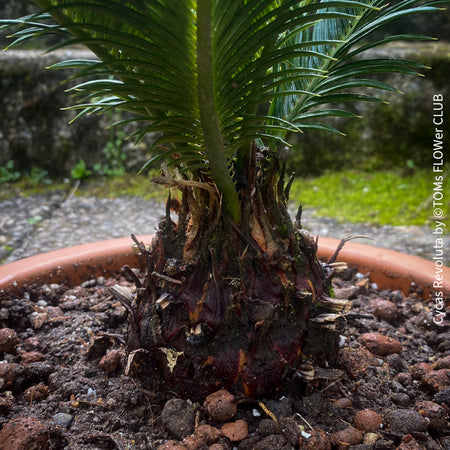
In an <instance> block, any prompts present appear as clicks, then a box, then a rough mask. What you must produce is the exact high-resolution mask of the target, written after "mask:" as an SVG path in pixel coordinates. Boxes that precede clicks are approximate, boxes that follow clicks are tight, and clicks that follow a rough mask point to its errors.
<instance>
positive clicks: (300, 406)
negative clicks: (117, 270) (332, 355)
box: [0, 270, 450, 450]
mask: <svg viewBox="0 0 450 450" xmlns="http://www.w3.org/2000/svg"><path fill="white" fill-rule="evenodd" d="M115 283H120V284H122V285H125V286H129V287H130V288H132V283H129V282H128V281H127V280H126V279H125V278H123V277H121V278H120V280H119V279H117V280H116V279H106V280H105V279H103V278H98V279H96V280H95V279H93V280H91V281H88V282H86V283H84V284H83V285H82V286H80V287H76V288H73V289H69V288H67V287H66V286H64V285H50V286H47V285H45V286H42V287H39V288H36V289H34V290H30V291H29V292H27V293H25V294H24V295H22V296H21V297H20V298H14V297H13V296H9V295H8V294H7V293H3V297H0V301H1V305H0V321H1V322H0V323H1V327H2V329H1V330H0V360H3V361H2V362H0V428H2V429H1V431H0V448H2V449H5V450H11V449H21V450H27V449H41V448H42V449H44V448H49V449H60V448H65V449H86V450H87V449H116V448H117V449H158V448H161V449H177V448H179V449H182V448H189V449H207V448H211V449H214V450H219V449H233V448H236V449H240V450H246V449H249V450H250V449H296V448H310V449H319V450H320V449H332V448H333V449H346V448H351V449H395V448H400V449H450V428H449V426H448V425H449V423H448V418H449V415H448V412H449V407H450V327H449V322H444V324H443V325H442V326H438V325H436V324H435V323H433V317H435V313H436V311H435V305H434V303H433V302H431V301H430V302H426V301H423V300H422V299H421V298H420V296H419V295H418V294H417V293H415V292H412V293H411V294H410V295H409V296H408V297H405V296H404V295H402V294H401V293H400V292H390V291H382V292H379V291H377V290H375V286H373V285H371V283H370V280H368V279H365V278H363V277H362V276H360V274H355V273H354V271H351V270H348V271H346V272H345V273H344V275H343V276H342V278H340V279H337V280H335V291H336V296H337V297H345V298H350V299H352V300H353V302H354V306H353V309H352V311H351V312H350V313H349V315H347V328H346V331H345V333H344V334H343V336H342V337H341V351H340V357H339V363H338V367H336V368H326V369H321V370H316V372H315V375H314V379H313V380H312V381H308V380H306V379H305V375H300V373H294V372H293V373H292V376H291V378H290V379H289V380H287V381H286V385H285V388H284V392H280V394H279V396H278V397H277V398H276V399H262V401H261V402H259V401H258V402H255V401H249V400H248V399H245V398H243V397H242V396H239V395H237V396H236V397H233V395H231V396H229V395H225V396H224V397H223V398H224V399H228V400H224V401H223V403H224V405H225V406H227V405H228V406H230V405H231V406H233V404H234V403H237V411H236V412H235V413H234V411H235V410H233V408H231V410H232V412H231V413H230V415H229V418H226V416H224V418H223V419H222V420H217V419H216V420H215V419H214V415H212V413H211V411H210V410H209V409H208V408H206V407H205V406H204V405H203V404H197V403H193V402H190V401H185V400H180V399H178V400H176V399H171V398H170V397H171V396H170V394H163V393H162V392H161V391H160V390H159V389H158V390H156V389H155V388H154V386H155V385H154V384H152V376H151V374H150V375H149V377H148V378H147V379H145V380H141V379H136V378H134V377H133V376H131V375H130V374H128V375H126V366H127V354H126V351H125V347H124V339H123V336H125V335H126V329H127V313H126V310H125V309H124V308H123V307H122V306H121V305H120V304H118V303H117V302H116V301H115V300H114V298H113V297H112V296H111V295H110V293H109V292H108V290H107V289H105V288H106V287H108V286H111V285H113V284H115ZM303 373H304V372H303ZM155 378H156V374H155ZM232 394H236V393H232ZM230 398H231V400H229V399H230ZM169 400H170V401H169ZM168 401H169V402H168ZM167 402H168V403H167ZM227 402H228V404H227ZM222 406H223V405H222ZM211 416H212V417H211ZM201 425H210V426H212V427H214V428H211V427H201ZM233 433H234V434H233ZM227 436H228V437H227ZM231 439H235V440H234V441H232V440H231Z"/></svg>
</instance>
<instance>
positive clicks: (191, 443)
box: [183, 435, 208, 450]
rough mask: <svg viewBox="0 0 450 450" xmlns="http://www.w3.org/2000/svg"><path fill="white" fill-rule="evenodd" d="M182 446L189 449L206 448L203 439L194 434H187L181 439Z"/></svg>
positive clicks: (200, 449) (202, 449)
mask: <svg viewBox="0 0 450 450" xmlns="http://www.w3.org/2000/svg"><path fill="white" fill-rule="evenodd" d="M183 445H184V448H188V449H189V450H206V449H207V448H208V446H207V445H206V443H205V441H204V440H203V439H202V438H201V437H200V436H196V435H192V436H187V437H185V438H184V439H183Z"/></svg>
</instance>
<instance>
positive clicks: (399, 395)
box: [391, 392, 411, 407]
mask: <svg viewBox="0 0 450 450" xmlns="http://www.w3.org/2000/svg"><path fill="white" fill-rule="evenodd" d="M391 400H392V402H393V403H395V404H396V405H398V406H403V407H407V406H408V405H409V404H410V402H411V399H410V398H409V395H408V394H405V393H404V392H394V393H393V394H392V395H391Z"/></svg>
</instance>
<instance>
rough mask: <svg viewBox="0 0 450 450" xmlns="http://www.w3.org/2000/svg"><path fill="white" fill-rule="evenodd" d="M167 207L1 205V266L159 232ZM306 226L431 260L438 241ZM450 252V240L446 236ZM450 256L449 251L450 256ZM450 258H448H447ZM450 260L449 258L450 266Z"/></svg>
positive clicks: (385, 230) (43, 200) (148, 203)
mask: <svg viewBox="0 0 450 450" xmlns="http://www.w3.org/2000/svg"><path fill="white" fill-rule="evenodd" d="M163 214H164V205H163V204H162V203H160V202H159V201H157V200H144V199H142V198H140V197H133V198H130V197H120V198H115V199H104V198H96V197H81V196H80V197H72V198H71V199H70V200H67V194H66V193H64V192H49V193H46V194H38V195H32V196H30V197H20V196H19V197H15V198H11V199H8V200H4V201H1V202H0V262H2V263H8V262H12V261H15V260H18V259H21V258H26V257H28V256H32V255H35V254H38V253H42V252H47V251H51V250H56V249H59V248H63V247H69V246H73V245H79V244H84V243H88V242H95V241H99V240H105V239H111V238H118V237H123V236H129V235H130V234H131V233H134V234H136V235H139V234H149V233H153V232H154V231H155V229H156V227H157V224H158V221H159V219H160V217H161V216H162V215H163ZM303 226H304V228H305V229H307V230H309V231H311V232H312V233H313V234H315V235H319V236H324V237H333V238H342V237H344V236H345V235H347V234H363V235H366V236H369V237H371V238H372V239H373V241H371V240H359V241H360V242H362V243H366V244H373V245H377V246H380V247H386V248H389V249H392V250H396V251H400V252H403V253H407V254H412V255H418V256H421V257H424V258H426V259H431V258H432V257H433V255H434V248H433V245H434V238H435V236H434V235H433V234H432V231H431V230H430V229H429V228H428V227H418V226H408V227H404V226H402V227H391V226H382V227H373V226H368V225H366V224H340V223H339V222H338V221H336V220H335V219H329V218H322V217H315V216H314V212H313V211H308V210H307V211H304V213H303ZM445 243H446V247H447V248H450V245H449V244H450V237H449V235H447V236H446V237H445ZM446 254H447V255H448V252H446ZM447 258H448V257H447ZM448 263H449V261H448V260H447V264H448Z"/></svg>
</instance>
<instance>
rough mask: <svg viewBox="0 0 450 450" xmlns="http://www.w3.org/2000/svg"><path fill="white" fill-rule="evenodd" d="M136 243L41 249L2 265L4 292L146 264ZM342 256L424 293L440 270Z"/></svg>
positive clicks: (328, 242)
mask: <svg viewBox="0 0 450 450" xmlns="http://www.w3.org/2000/svg"><path fill="white" fill-rule="evenodd" d="M138 239H139V240H140V241H142V242H144V243H146V244H148V243H150V241H151V239H152V235H144V236H138ZM338 244H339V241H338V240H336V239H329V238H320V239H319V251H318V256H319V258H321V259H323V260H327V259H328V258H329V257H330V256H331V255H332V254H333V253H334V251H335V250H336V248H337V246H338ZM131 245H132V241H131V239H130V238H120V239H112V240H108V241H101V242H95V243H92V244H84V245H79V246H76V247H69V248H64V249H61V250H56V251H53V252H48V253H42V254H40V255H37V256H31V257H29V258H25V259H22V260H19V261H15V262H13V263H10V264H5V265H2V266H0V292H1V291H2V290H4V291H8V292H10V293H12V294H19V293H20V291H22V290H24V289H25V288H26V287H28V286H32V285H34V284H36V285H42V284H49V283H61V282H65V283H67V284H68V285H69V286H75V285H76V284H79V283H80V282H83V281H86V280H89V279H92V278H96V277H98V276H100V275H104V276H109V275H113V274H114V273H117V272H118V271H120V269H121V268H122V267H123V266H124V265H125V264H127V265H129V266H130V267H140V268H142V266H143V258H142V257H140V256H139V255H137V254H135V253H134V252H133V251H132V248H131ZM338 261H345V262H347V264H348V265H349V266H350V267H355V268H357V269H358V270H359V271H360V272H362V273H369V274H370V278H371V280H372V282H374V283H376V284H377V285H378V287H379V288H380V289H400V290H402V291H403V292H404V293H405V294H408V292H409V289H410V286H411V283H415V284H416V285H419V286H420V287H421V288H422V290H423V297H424V298H429V295H430V292H431V290H432V288H433V282H435V281H436V274H437V273H438V272H437V269H438V268H437V267H436V265H435V263H434V262H431V261H427V260H425V259H422V258H418V257H416V256H409V255H404V254H402V253H399V252H394V251H392V250H386V249H383V248H379V247H373V246H369V245H363V244H357V243H354V242H348V243H347V244H346V245H345V247H344V249H343V250H342V251H341V252H340V254H339V257H338ZM439 269H441V268H439ZM440 273H441V274H442V278H443V280H444V281H442V284H441V286H440V288H441V290H442V291H444V295H450V268H448V267H443V268H442V272H440Z"/></svg>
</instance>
